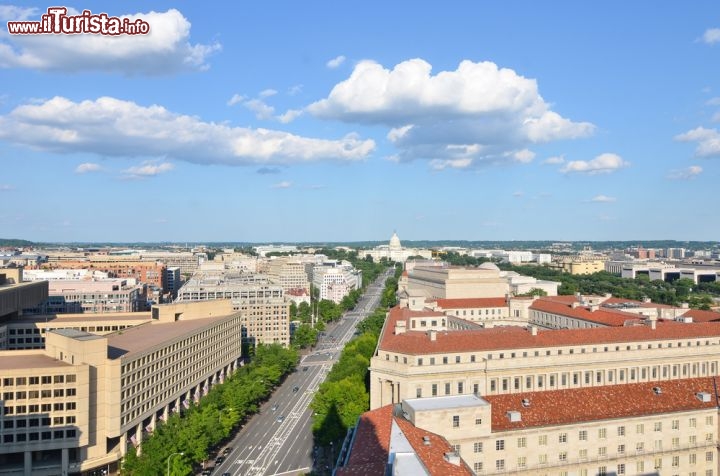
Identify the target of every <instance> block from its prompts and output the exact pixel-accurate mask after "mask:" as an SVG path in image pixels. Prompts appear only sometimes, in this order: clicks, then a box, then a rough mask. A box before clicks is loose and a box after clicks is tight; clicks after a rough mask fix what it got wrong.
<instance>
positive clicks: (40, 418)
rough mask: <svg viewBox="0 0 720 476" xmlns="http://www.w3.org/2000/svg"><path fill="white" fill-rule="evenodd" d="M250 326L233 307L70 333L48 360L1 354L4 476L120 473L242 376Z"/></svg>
mask: <svg viewBox="0 0 720 476" xmlns="http://www.w3.org/2000/svg"><path fill="white" fill-rule="evenodd" d="M87 324H88V326H89V325H91V323H89V322H88V323H87ZM242 325H243V324H242V318H241V317H240V313H238V312H233V310H232V304H231V303H230V301H216V302H202V303H181V304H176V305H167V306H156V307H154V308H153V310H152V319H151V320H150V321H148V322H146V323H144V324H142V325H138V326H135V327H129V328H126V329H123V330H118V331H117V332H112V333H110V334H107V335H98V334H97V333H90V332H89V331H83V330H78V329H71V328H63V329H58V330H54V331H49V332H47V333H46V336H45V349H44V350H23V351H2V352H0V375H2V378H0V384H1V387H0V392H2V393H1V394H2V396H3V401H2V404H1V405H2V408H3V409H2V412H0V420H1V422H0V441H2V443H3V444H2V445H1V446H0V475H3V474H7V475H17V474H24V475H31V474H32V475H54V474H78V473H83V472H86V471H89V470H94V469H99V468H102V469H105V468H108V467H109V468H110V469H116V468H117V463H118V461H119V459H120V458H121V457H122V456H123V455H124V454H125V453H126V451H127V449H128V447H129V446H130V445H139V444H140V443H141V442H142V439H143V437H144V435H145V434H146V433H147V432H149V431H152V430H153V428H154V427H155V425H157V424H158V422H159V420H163V419H166V418H167V417H168V416H169V414H170V413H171V412H177V411H181V410H182V409H183V408H186V407H187V406H189V403H190V401H197V400H198V399H199V398H201V397H202V395H204V394H206V393H207V392H208V391H209V389H210V388H211V387H212V386H213V385H215V384H217V383H219V382H222V380H223V379H224V378H225V377H226V376H227V375H228V374H230V373H231V372H233V371H234V370H235V368H236V366H237V365H238V362H239V359H240V357H241V347H240V336H241V333H242ZM95 326H96V328H97V327H98V326H100V323H95Z"/></svg>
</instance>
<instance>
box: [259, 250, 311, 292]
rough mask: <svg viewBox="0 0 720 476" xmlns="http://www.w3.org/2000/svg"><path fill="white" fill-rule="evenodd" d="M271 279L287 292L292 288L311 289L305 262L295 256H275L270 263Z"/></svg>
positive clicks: (268, 270)
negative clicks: (294, 257)
mask: <svg viewBox="0 0 720 476" xmlns="http://www.w3.org/2000/svg"><path fill="white" fill-rule="evenodd" d="M267 274H268V276H270V279H271V280H272V281H273V282H275V283H277V284H279V285H280V286H282V288H283V289H284V290H285V292H286V293H287V292H288V291H290V290H294V289H297V290H306V291H308V292H309V290H310V280H309V279H308V275H307V273H306V272H305V263H303V262H300V261H298V260H295V259H293V258H275V259H272V260H270V262H269V264H268V269H267Z"/></svg>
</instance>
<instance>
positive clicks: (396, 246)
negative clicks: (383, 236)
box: [390, 233, 402, 250]
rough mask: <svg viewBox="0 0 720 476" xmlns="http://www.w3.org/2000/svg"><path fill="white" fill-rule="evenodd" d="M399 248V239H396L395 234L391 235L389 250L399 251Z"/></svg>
mask: <svg viewBox="0 0 720 476" xmlns="http://www.w3.org/2000/svg"><path fill="white" fill-rule="evenodd" d="M401 248H402V245H401V244H400V238H398V236H397V233H393V236H392V238H390V249H391V250H399V249H401Z"/></svg>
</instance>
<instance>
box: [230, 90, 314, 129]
mask: <svg viewBox="0 0 720 476" xmlns="http://www.w3.org/2000/svg"><path fill="white" fill-rule="evenodd" d="M277 93H278V92H277V91H276V90H274V89H265V90H264V91H260V94H258V97H256V98H253V99H251V98H248V97H247V96H244V95H242V94H233V96H232V97H231V98H230V100H228V102H227V105H228V106H234V105H236V104H240V105H242V106H243V107H245V108H246V109H248V110H249V111H252V112H253V113H255V118H256V119H258V120H262V121H265V120H268V119H274V120H277V121H279V122H281V123H283V124H288V123H290V122H292V121H294V120H295V119H297V118H298V117H300V116H301V115H302V113H303V111H302V109H288V110H287V111H285V112H284V113H283V114H278V115H275V107H273V106H271V105H269V104H268V103H267V102H266V101H265V98H269V97H271V96H275V95H276V94H277Z"/></svg>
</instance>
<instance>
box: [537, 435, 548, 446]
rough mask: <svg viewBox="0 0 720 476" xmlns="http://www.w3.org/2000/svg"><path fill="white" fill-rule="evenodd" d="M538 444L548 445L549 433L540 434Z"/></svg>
mask: <svg viewBox="0 0 720 476" xmlns="http://www.w3.org/2000/svg"><path fill="white" fill-rule="evenodd" d="M538 445H540V446H546V445H547V435H540V436H538Z"/></svg>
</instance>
